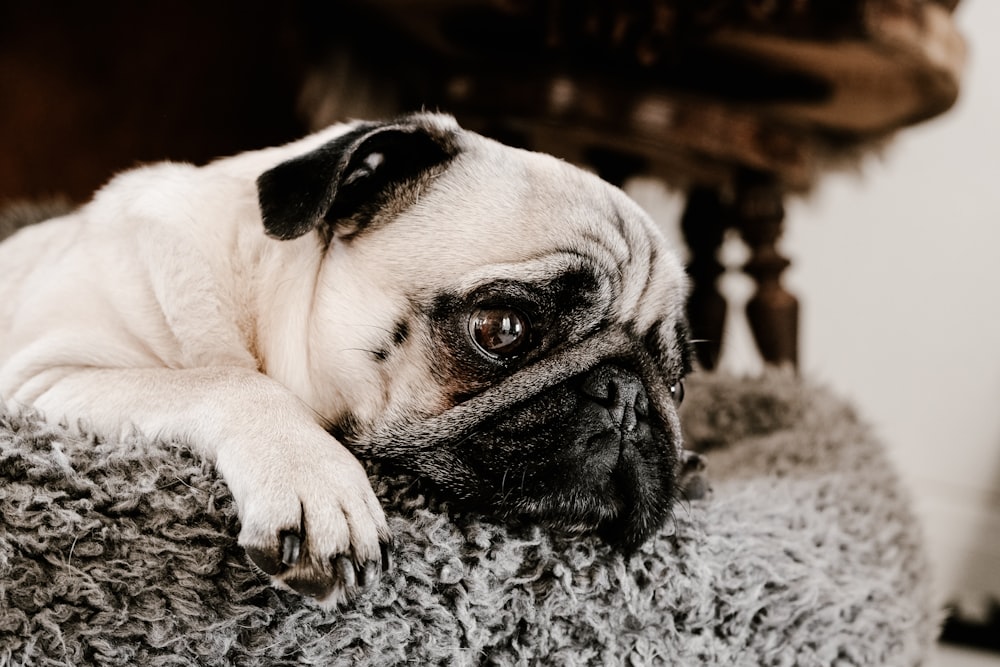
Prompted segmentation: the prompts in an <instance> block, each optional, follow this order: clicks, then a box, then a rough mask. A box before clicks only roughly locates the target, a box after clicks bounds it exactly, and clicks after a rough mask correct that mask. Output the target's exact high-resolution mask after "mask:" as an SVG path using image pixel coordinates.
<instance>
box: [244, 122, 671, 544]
mask: <svg viewBox="0 0 1000 667" xmlns="http://www.w3.org/2000/svg"><path fill="white" fill-rule="evenodd" d="M257 185H258V193H259V203H260V208H261V212H262V217H263V223H264V228H265V230H266V232H267V234H268V235H269V236H271V237H273V238H274V239H278V240H281V242H282V243H288V244H299V246H300V247H301V248H302V253H304V254H306V255H310V256H316V257H318V258H319V260H318V264H317V265H318V267H319V268H318V271H319V274H318V276H317V277H316V282H315V287H314V290H313V294H311V295H310V300H309V308H308V313H307V314H306V315H305V317H306V319H307V323H306V325H307V331H308V335H307V339H306V341H305V346H306V347H307V350H306V352H305V353H300V354H298V355H297V356H295V355H291V356H290V355H289V354H287V353H279V352H277V351H276V350H273V351H272V352H271V355H272V357H274V358H273V359H271V360H267V359H265V361H266V362H267V366H268V372H269V373H271V374H273V375H277V376H278V379H280V380H282V381H284V382H285V383H286V384H288V385H289V386H291V387H292V388H293V389H294V390H296V391H297V392H298V393H299V395H300V396H303V397H304V398H305V400H306V401H307V402H308V403H309V404H310V405H311V406H312V407H313V408H314V409H315V410H316V411H317V412H318V413H319V414H321V415H322V417H323V418H324V419H325V420H326V421H327V423H328V425H329V429H330V431H331V433H333V434H334V435H335V436H336V437H337V438H338V439H340V440H341V441H342V442H343V443H344V444H346V445H347V446H348V447H350V448H351V449H352V450H353V451H354V452H355V453H356V454H358V455H359V456H360V457H361V458H366V459H371V460H378V461H384V462H388V463H391V464H394V465H396V466H399V467H402V468H404V469H407V470H409V471H412V472H413V473H416V474H418V475H420V476H422V477H424V478H427V479H428V480H430V481H432V482H433V483H435V484H436V485H437V486H438V487H440V488H441V489H442V490H443V491H445V492H447V493H448V494H450V495H452V496H453V497H456V498H458V499H460V500H462V501H465V502H466V503H468V504H470V505H472V506H475V507H477V508H479V509H483V510H487V511H490V512H492V513H494V514H499V515H502V516H511V517H515V516H516V517H527V518H530V519H533V520H539V521H542V522H545V523H548V524H551V525H553V526H556V527H558V528H563V529H568V530H574V531H578V530H587V531H589V530H596V531H600V532H601V533H602V534H604V535H605V536H607V537H608V538H609V539H610V540H612V541H614V542H616V543H619V544H622V545H624V546H626V547H635V546H637V545H639V544H641V543H642V542H643V541H644V540H645V539H646V538H647V537H649V536H650V535H651V534H652V533H653V532H654V531H655V530H657V529H658V528H659V527H660V526H661V525H662V523H663V521H664V519H665V518H666V517H667V515H668V514H669V512H670V509H671V506H672V503H673V502H674V500H675V499H676V498H677V496H678V493H679V489H678V473H679V469H680V466H681V459H682V443H681V435H680V427H679V423H678V417H677V405H678V404H679V402H680V400H681V396H682V394H683V390H682V379H683V377H684V375H685V374H686V373H687V372H688V371H689V369H690V354H689V350H688V341H687V336H686V328H685V324H684V317H683V312H684V300H685V296H686V292H687V282H686V278H685V274H684V271H683V269H682V266H681V264H680V262H679V261H678V259H677V257H676V255H675V253H674V252H673V251H672V250H671V249H670V248H669V247H668V246H667V245H666V244H665V242H664V240H663V238H662V237H661V236H660V234H659V233H658V231H657V229H656V228H655V226H654V224H653V223H652V222H651V221H650V219H649V218H648V217H647V216H646V214H645V213H644V212H643V211H642V210H641V209H640V208H639V207H638V206H637V205H636V204H635V203H634V202H633V201H632V200H630V199H629V198H628V197H627V196H626V195H625V194H624V193H622V192H621V191H620V190H618V189H616V188H614V187H612V186H610V185H608V184H607V183H605V182H603V181H601V180H600V179H599V178H597V177H595V176H593V175H592V174H589V173H587V172H585V171H583V170H581V169H578V168H576V167H574V166H571V165H570V164H567V163H565V162H563V161H560V160H557V159H555V158H553V157H551V156H547V155H542V154H538V153H531V152H527V151H523V150H518V149H515V148H510V147H507V146H503V145H501V144H499V143H496V142H494V141H491V140H489V139H486V138H484V137H482V136H479V135H477V134H474V133H471V132H468V131H465V130H462V129H461V128H459V127H458V126H457V125H456V124H455V122H454V120H453V119H451V118H450V117H448V116H443V115H438V114H417V115H411V116H406V117H403V118H401V119H398V120H395V121H392V122H386V123H356V124H353V125H349V126H345V127H342V128H339V129H337V130H335V131H334V134H333V136H332V137H331V138H329V139H327V140H325V143H322V144H321V145H319V146H318V147H313V148H310V149H309V150H307V151H305V152H304V153H303V154H301V155H298V156H296V157H294V158H293V159H291V160H288V161H285V162H283V163H281V164H278V165H277V166H274V167H273V168H271V169H270V170H268V171H267V172H265V173H264V174H262V175H261V176H260V178H259V179H258V181H257ZM265 348H266V341H265ZM264 353H265V357H266V355H267V353H268V351H267V350H266V349H265V350H264ZM282 354H284V356H282ZM278 357H280V358H278Z"/></svg>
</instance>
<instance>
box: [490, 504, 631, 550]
mask: <svg viewBox="0 0 1000 667" xmlns="http://www.w3.org/2000/svg"><path fill="white" fill-rule="evenodd" d="M624 511H625V504H624V502H622V501H615V500H614V499H610V498H609V499H607V501H606V502H601V503H598V502H596V501H593V500H590V501H585V500H581V499H580V498H575V499H574V500H567V499H560V498H555V497H553V498H541V499H536V498H520V499H518V500H517V501H516V502H514V503H513V504H511V505H509V506H507V507H505V508H504V511H503V512H502V514H504V515H505V516H506V517H507V518H509V519H519V520H522V521H530V522H533V523H537V524H539V525H542V526H544V527H545V528H546V530H548V531H549V532H550V533H552V534H553V535H556V536H559V537H565V538H579V537H583V536H587V535H596V536H600V537H602V538H604V539H605V540H608V541H611V542H615V540H613V539H611V540H609V539H608V538H609V537H611V536H613V535H615V534H617V533H619V532H620V522H621V520H622V515H623V513H624Z"/></svg>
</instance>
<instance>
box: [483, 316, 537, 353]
mask: <svg viewBox="0 0 1000 667" xmlns="http://www.w3.org/2000/svg"><path fill="white" fill-rule="evenodd" d="M530 331H531V327H530V325H529V323H528V318H526V317H525V316H524V315H522V314H521V313H520V312H518V311H516V310H514V309H513V308H477V309H476V310H474V311H472V314H471V315H470V316H469V335H470V336H472V340H473V341H475V343H476V345H477V346H478V347H479V349H481V350H482V351H483V352H485V353H486V354H488V355H490V356H491V357H512V356H514V355H516V354H517V353H518V352H521V351H522V350H523V349H524V348H525V347H526V346H527V343H528V339H529V337H530V336H529V334H530Z"/></svg>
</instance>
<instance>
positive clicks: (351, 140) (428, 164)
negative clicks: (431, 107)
mask: <svg viewBox="0 0 1000 667" xmlns="http://www.w3.org/2000/svg"><path fill="white" fill-rule="evenodd" d="M454 152H455V149H454V147H453V143H452V141H451V134H449V132H448V131H447V130H442V129H441V128H439V127H437V126H434V125H432V124H428V123H422V122H420V120H419V119H416V120H404V121H401V122H396V123H362V124H359V125H357V126H356V127H354V128H352V129H351V130H349V131H348V132H346V133H345V134H343V135H341V136H339V137H336V138H335V139H333V140H331V141H330V142H328V143H326V144H324V145H323V146H321V147H319V148H317V149H316V150H314V151H312V152H311V153H306V154H305V155H300V156H299V157H296V158H293V159H291V160H288V161H287V162H282V163H281V164H279V165H278V166H277V167H274V168H273V169H270V170H268V171H266V172H264V173H263V174H261V175H260V177H259V178H258V179H257V197H258V201H259V203H260V211H261V215H262V217H263V219H264V230H265V231H266V232H267V234H268V236H271V237H274V238H277V239H282V240H287V239H294V238H298V237H300V236H302V235H303V234H305V233H306V232H308V231H310V230H312V229H315V228H316V227H318V226H320V225H321V224H326V225H329V226H330V230H329V231H330V235H332V233H333V231H334V228H335V227H336V226H337V224H338V223H341V222H343V223H344V224H345V225H347V221H350V224H349V226H350V227H351V228H352V231H356V230H358V229H360V228H361V227H363V226H364V223H365V219H366V218H370V217H371V216H372V215H374V214H375V213H377V212H378V211H379V210H381V209H382V208H383V207H384V206H386V205H387V204H388V203H389V199H390V198H391V197H393V196H399V194H400V193H399V190H398V188H395V186H397V185H399V184H401V183H405V182H413V181H415V180H416V179H417V178H419V177H420V176H421V175H423V174H424V173H426V172H427V171H428V170H429V169H430V168H432V167H434V166H436V165H440V164H442V163H444V162H446V161H447V160H448V159H449V158H451V157H452V156H453V155H454Z"/></svg>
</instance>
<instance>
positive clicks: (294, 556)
mask: <svg viewBox="0 0 1000 667" xmlns="http://www.w3.org/2000/svg"><path fill="white" fill-rule="evenodd" d="M301 550H302V540H300V539H299V536H298V535H293V534H291V533H289V534H287V535H285V538H284V539H283V540H282V541H281V563H282V564H283V565H287V566H289V567H291V566H292V565H295V564H296V563H298V562H299V554H300V553H301Z"/></svg>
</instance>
